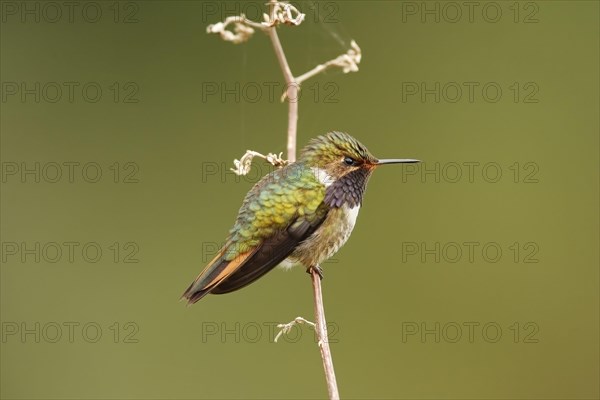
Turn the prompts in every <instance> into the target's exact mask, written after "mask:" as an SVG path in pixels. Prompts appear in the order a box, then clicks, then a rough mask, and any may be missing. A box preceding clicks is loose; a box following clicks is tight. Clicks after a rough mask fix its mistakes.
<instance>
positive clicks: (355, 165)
mask: <svg viewBox="0 0 600 400" xmlns="http://www.w3.org/2000/svg"><path fill="white" fill-rule="evenodd" d="M300 160H301V161H304V162H306V163H307V165H309V166H310V167H315V168H318V169H319V170H322V171H324V172H326V173H327V175H328V176H330V177H331V178H333V180H338V179H341V178H342V177H344V176H346V175H348V174H350V173H353V172H354V174H353V175H356V174H360V175H363V176H365V177H368V176H369V175H370V174H371V173H372V172H373V170H374V169H375V168H376V167H378V166H380V165H384V164H396V163H414V162H419V160H412V159H391V160H379V159H377V158H376V157H375V156H373V154H371V153H370V152H369V150H368V149H367V148H366V147H365V146H364V145H363V144H362V143H360V142H359V141H358V140H356V139H355V138H353V137H352V136H350V135H348V134H347V133H344V132H335V131H334V132H329V133H327V134H325V135H323V136H319V137H316V138H314V139H312V140H311V141H310V142H309V143H308V145H307V146H306V147H305V148H304V149H302V152H301V155H300Z"/></svg>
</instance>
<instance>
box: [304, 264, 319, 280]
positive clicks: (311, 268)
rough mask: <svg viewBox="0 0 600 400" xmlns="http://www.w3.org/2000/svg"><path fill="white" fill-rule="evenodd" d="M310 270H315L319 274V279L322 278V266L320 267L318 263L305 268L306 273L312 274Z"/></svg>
mask: <svg viewBox="0 0 600 400" xmlns="http://www.w3.org/2000/svg"><path fill="white" fill-rule="evenodd" d="M312 271H315V272H316V273H317V274H319V278H321V280H323V268H321V266H320V265H314V266H312V267H310V268H308V269H307V270H306V273H307V274H312Z"/></svg>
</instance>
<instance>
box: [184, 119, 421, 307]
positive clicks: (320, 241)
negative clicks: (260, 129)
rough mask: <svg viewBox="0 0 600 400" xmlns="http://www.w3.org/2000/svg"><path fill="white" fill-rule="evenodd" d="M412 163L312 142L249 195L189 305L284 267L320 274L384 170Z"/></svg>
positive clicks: (345, 140)
mask: <svg viewBox="0 0 600 400" xmlns="http://www.w3.org/2000/svg"><path fill="white" fill-rule="evenodd" d="M415 162H419V160H413V159H384V160H380V159H377V158H376V157H374V156H373V155H372V154H371V153H370V152H369V150H367V148H366V147H365V146H364V145H363V144H361V143H360V142H359V141H358V140H356V139H355V138H353V137H352V136H350V135H348V134H347V133H343V132H335V131H334V132H329V133H327V134H325V135H322V136H318V137H316V138H314V139H312V140H311V141H310V142H309V143H308V145H307V146H306V147H304V149H302V151H301V154H300V157H299V159H298V160H297V161H296V162H293V163H290V164H288V165H286V166H285V167H283V168H280V169H277V170H275V171H273V172H271V173H270V174H268V175H266V176H264V177H263V178H262V179H261V180H260V181H259V182H257V183H256V184H255V185H254V187H252V189H250V191H249V192H248V194H246V197H245V198H244V201H243V203H242V206H241V208H240V210H239V212H238V216H237V219H236V221H235V224H234V225H233V228H232V229H231V230H230V232H229V236H228V238H227V240H226V241H225V244H224V245H223V247H222V248H221V249H220V250H219V251H218V252H217V255H216V256H215V257H214V258H213V260H212V261H210V262H209V263H208V265H207V266H206V267H205V268H204V270H203V271H202V272H201V273H200V275H198V277H197V278H196V279H195V280H194V281H193V282H192V284H191V285H190V286H189V287H188V288H187V290H186V291H185V292H184V293H183V295H182V299H186V300H187V302H188V304H193V303H196V302H197V301H198V300H200V299H201V298H203V297H204V296H206V295H207V294H209V293H211V294H223V293H230V292H233V291H235V290H238V289H241V288H243V287H244V286H247V285H249V284H250V283H252V282H254V281H256V280H257V279H259V278H260V277H262V276H263V275H265V274H266V273H267V272H269V271H271V270H272V269H273V268H275V267H276V266H278V265H281V266H283V267H284V268H289V267H291V266H294V265H301V266H303V267H304V268H305V269H306V270H307V272H309V273H310V272H311V269H314V270H315V271H316V272H318V273H319V275H320V277H321V279H322V278H323V271H322V269H321V267H320V264H321V263H322V262H323V261H325V260H327V259H328V258H330V257H331V256H333V255H334V254H335V253H336V252H337V251H338V250H339V249H340V247H342V246H343V245H344V243H346V241H347V240H348V238H349V237H350V234H351V233H352V230H353V229H354V225H355V223H356V218H357V216H358V212H359V210H360V207H361V204H362V199H363V194H364V192H365V189H366V187H367V182H368V180H369V177H370V176H371V174H372V173H373V171H375V169H377V168H378V167H379V166H381V165H388V164H398V163H415Z"/></svg>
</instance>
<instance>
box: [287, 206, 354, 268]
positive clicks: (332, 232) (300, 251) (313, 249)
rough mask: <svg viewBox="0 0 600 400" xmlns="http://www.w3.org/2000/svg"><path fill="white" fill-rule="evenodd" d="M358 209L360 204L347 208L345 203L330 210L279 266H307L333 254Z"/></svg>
mask: <svg viewBox="0 0 600 400" xmlns="http://www.w3.org/2000/svg"><path fill="white" fill-rule="evenodd" d="M359 210H360V206H355V207H354V208H349V207H348V206H346V205H344V206H342V207H340V208H334V209H332V210H330V211H329V213H328V215H327V217H326V218H325V221H323V224H322V225H321V226H320V227H319V228H318V229H317V230H316V231H315V232H314V233H313V234H312V235H311V236H310V237H309V238H308V239H306V240H305V241H304V242H302V244H300V245H299V246H298V247H297V248H296V250H294V252H293V253H292V254H291V255H290V256H289V257H288V258H287V259H286V260H284V262H282V263H281V264H280V266H281V267H283V268H291V267H292V266H293V265H297V264H302V265H303V266H304V267H305V268H308V267H310V266H312V265H316V264H320V263H322V262H323V261H325V260H327V259H328V258H330V257H331V256H333V255H334V254H335V253H336V252H337V251H338V250H339V249H340V248H341V247H342V246H343V245H344V243H346V241H347V240H348V238H349V237H350V234H351V233H352V230H353V229H354V225H355V224H356V218H357V217H358V212H359Z"/></svg>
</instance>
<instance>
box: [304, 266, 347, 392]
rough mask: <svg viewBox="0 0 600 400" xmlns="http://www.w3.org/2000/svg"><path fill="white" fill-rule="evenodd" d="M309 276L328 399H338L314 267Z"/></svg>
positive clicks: (323, 312)
mask: <svg viewBox="0 0 600 400" xmlns="http://www.w3.org/2000/svg"><path fill="white" fill-rule="evenodd" d="M310 277H311V278H312V284H313V296H314V299H315V319H316V332H317V336H318V338H319V349H320V350H321V358H322V359H323V369H324V370H325V378H326V379H327V391H328V392H329V398H330V399H336V400H337V399H339V398H340V392H339V391H338V387H337V380H336V379H335V370H334V369H333V357H331V349H330V348H329V336H328V334H327V320H326V319H325V308H324V306H323V292H322V291H321V276H320V275H319V272H318V271H317V270H316V269H315V268H311V270H310Z"/></svg>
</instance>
